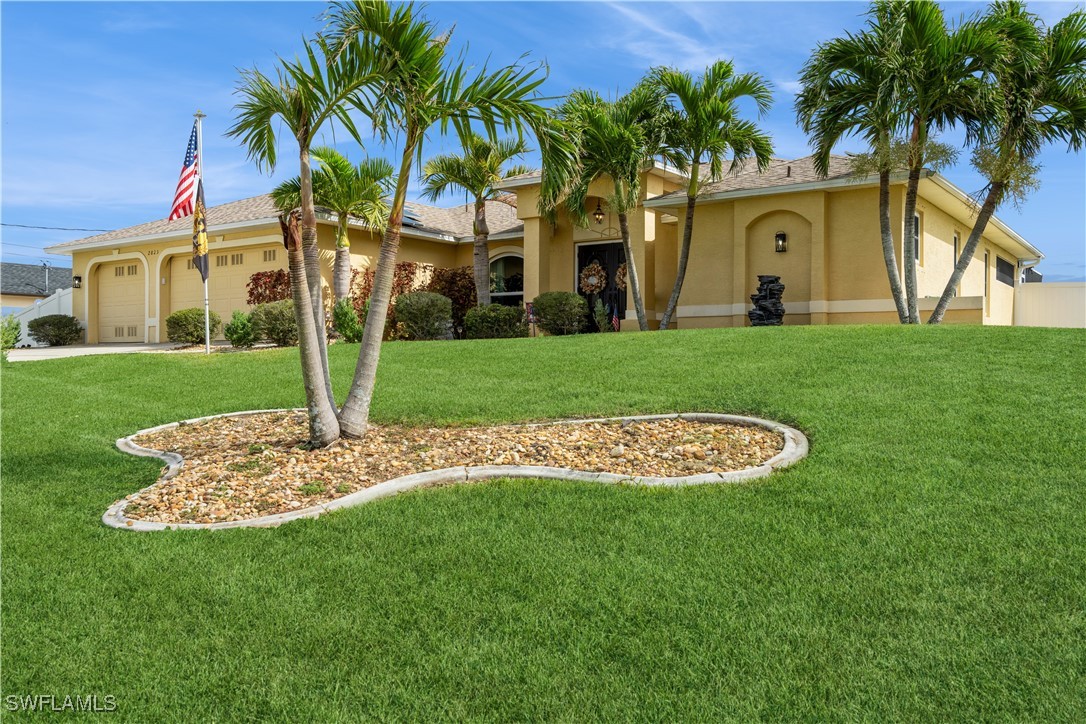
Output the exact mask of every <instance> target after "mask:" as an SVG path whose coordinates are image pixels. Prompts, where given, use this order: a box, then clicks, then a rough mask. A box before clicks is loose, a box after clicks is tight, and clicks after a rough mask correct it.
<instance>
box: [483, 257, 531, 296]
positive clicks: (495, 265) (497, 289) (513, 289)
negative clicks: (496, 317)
mask: <svg viewBox="0 0 1086 724" xmlns="http://www.w3.org/2000/svg"><path fill="white" fill-rule="evenodd" d="M490 301H491V302H492V303H494V304H505V305H508V306H510V307H519V306H521V304H523V303H524V257H523V256H521V255H519V254H504V255H502V256H499V257H496V258H494V259H491V260H490Z"/></svg>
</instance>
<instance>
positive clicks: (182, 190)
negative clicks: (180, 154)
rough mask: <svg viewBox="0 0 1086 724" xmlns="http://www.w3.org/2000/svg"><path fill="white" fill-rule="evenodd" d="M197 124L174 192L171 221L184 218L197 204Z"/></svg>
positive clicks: (198, 172)
mask: <svg viewBox="0 0 1086 724" xmlns="http://www.w3.org/2000/svg"><path fill="white" fill-rule="evenodd" d="M196 146H197V141H196V124H195V123H193V124H192V135H191V136H189V147H188V148H187V149H185V165H184V166H182V167H181V178H180V179H178V181H177V190H176V191H174V193H173V208H172V209H170V218H169V220H170V221H173V220H174V219H182V218H184V217H186V216H188V215H189V214H191V213H192V212H193V209H194V208H195V205H196V185H197V184H196V181H197V179H198V178H199V177H200V159H199V156H198V154H197V153H196Z"/></svg>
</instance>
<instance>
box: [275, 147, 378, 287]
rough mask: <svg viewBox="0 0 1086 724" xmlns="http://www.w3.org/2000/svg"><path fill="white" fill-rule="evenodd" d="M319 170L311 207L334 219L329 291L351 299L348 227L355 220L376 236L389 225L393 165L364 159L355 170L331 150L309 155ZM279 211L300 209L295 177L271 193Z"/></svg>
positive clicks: (298, 181)
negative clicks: (333, 244)
mask: <svg viewBox="0 0 1086 724" xmlns="http://www.w3.org/2000/svg"><path fill="white" fill-rule="evenodd" d="M310 156H312V157H313V158H315V159H317V161H318V162H319V163H320V167H319V168H318V169H317V170H316V171H314V172H313V203H314V205H315V206H321V207H324V208H326V209H328V210H329V211H331V212H332V213H334V214H335V215H336V221H337V223H336V259H335V265H334V267H333V270H332V288H333V290H334V292H335V297H336V301H337V302H339V301H341V300H343V299H347V298H349V297H350V295H351V289H350V287H351V240H350V237H349V236H348V235H347V224H348V221H349V220H350V219H351V218H355V219H358V220H360V221H362V222H363V223H365V224H366V225H367V226H369V227H370V228H371V229H374V230H376V231H379V232H382V233H383V232H384V229H385V226H386V225H387V224H388V194H389V192H390V191H391V190H392V185H393V178H392V164H390V163H389V162H388V161H386V160H385V159H383V158H366V159H363V160H362V161H361V162H360V163H359V164H358V165H357V166H355V165H354V164H352V163H351V162H350V160H348V159H347V157H346V156H344V155H343V154H341V153H340V152H339V151H337V150H336V149H334V148H330V147H327V146H321V147H319V148H314V149H313V150H312V151H310ZM271 195H272V198H273V199H274V200H275V205H276V206H277V207H279V210H280V211H289V210H290V209H295V208H298V207H299V206H301V196H302V180H301V178H300V177H298V176H295V177H294V178H292V179H289V180H287V181H284V182H283V183H281V184H279V185H278V186H276V187H275V189H274V190H273V191H272V193H271Z"/></svg>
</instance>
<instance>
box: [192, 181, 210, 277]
mask: <svg viewBox="0 0 1086 724" xmlns="http://www.w3.org/2000/svg"><path fill="white" fill-rule="evenodd" d="M192 265H193V266H195V267H196V268H197V269H199V270H200V277H201V278H202V279H203V280H204V281H205V282H206V281H207V272H208V269H209V266H208V263H207V209H206V208H205V207H204V180H203V179H202V178H200V177H199V176H197V177H196V204H195V213H193V215H192Z"/></svg>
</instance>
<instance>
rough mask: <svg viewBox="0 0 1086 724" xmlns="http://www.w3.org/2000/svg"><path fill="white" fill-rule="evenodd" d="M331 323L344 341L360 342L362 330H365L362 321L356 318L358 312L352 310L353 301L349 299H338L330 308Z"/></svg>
mask: <svg viewBox="0 0 1086 724" xmlns="http://www.w3.org/2000/svg"><path fill="white" fill-rule="evenodd" d="M332 325H333V327H334V328H335V330H336V332H338V333H339V336H340V337H342V338H343V341H344V342H351V343H355V342H361V341H362V332H363V331H365V327H363V325H362V322H361V321H359V319H358V312H356V311H354V303H353V302H351V300H350V299H340V300H339V301H338V302H336V306H335V307H333V308H332Z"/></svg>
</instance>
